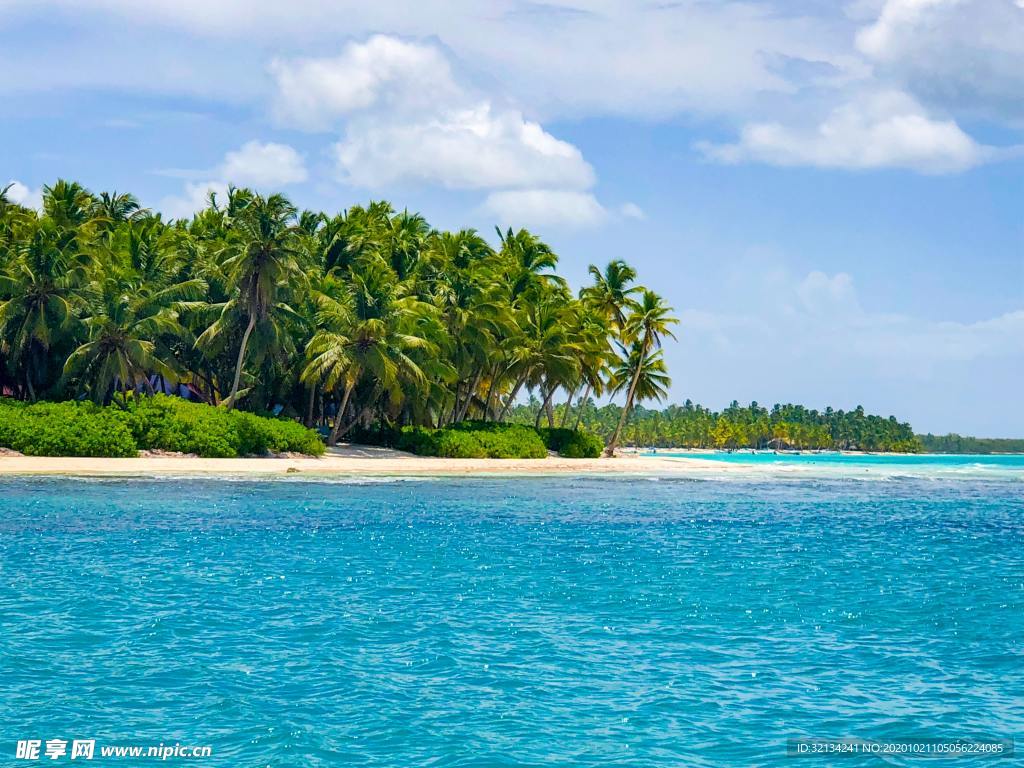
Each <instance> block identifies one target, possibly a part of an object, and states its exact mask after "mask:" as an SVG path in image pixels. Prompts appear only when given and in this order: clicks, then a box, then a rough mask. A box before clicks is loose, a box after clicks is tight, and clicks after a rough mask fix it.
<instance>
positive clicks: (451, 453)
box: [395, 422, 548, 459]
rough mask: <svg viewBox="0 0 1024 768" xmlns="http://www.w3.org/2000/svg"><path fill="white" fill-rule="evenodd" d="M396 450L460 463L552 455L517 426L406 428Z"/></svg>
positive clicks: (532, 434) (535, 436)
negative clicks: (450, 459)
mask: <svg viewBox="0 0 1024 768" xmlns="http://www.w3.org/2000/svg"><path fill="white" fill-rule="evenodd" d="M395 447H396V448H398V449H399V450H403V451H409V452H410V453H415V454H418V455H421V456H444V457H449V458H459V459H485V458H489V459H542V458H544V457H545V456H547V455H548V452H547V448H545V447H544V442H543V441H542V440H541V438H540V435H538V434H537V432H536V430H533V429H530V428H529V427H524V426H520V425H517V424H494V423H486V424H485V423H479V422H477V423H473V422H467V423H460V424H454V425H452V426H451V427H446V428H444V429H424V428H422V427H406V428H405V429H403V430H402V432H401V435H400V437H399V438H398V440H397V441H396V443H395Z"/></svg>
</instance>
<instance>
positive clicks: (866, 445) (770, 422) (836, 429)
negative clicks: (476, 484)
mask: <svg viewBox="0 0 1024 768" xmlns="http://www.w3.org/2000/svg"><path fill="white" fill-rule="evenodd" d="M539 408H540V403H539V402H531V403H530V404H527V405H520V406H518V407H516V408H515V409H513V412H512V414H511V418H510V420H511V421H518V422H521V423H533V422H535V421H536V419H537V413H538V409H539ZM563 414H564V405H559V406H557V408H556V416H555V418H556V420H560V419H562V418H563ZM620 415H621V409H620V407H619V406H618V405H614V404H611V405H605V406H602V407H598V406H597V405H596V404H595V403H594V401H593V400H589V401H587V402H586V403H585V404H584V405H583V407H582V410H581V414H580V421H581V424H582V426H583V427H584V428H586V429H588V430H590V431H592V432H596V433H597V434H598V435H602V436H604V435H608V434H610V433H611V432H612V431H613V430H614V429H615V425H616V423H617V422H618V419H619V417H620ZM575 418H576V415H575V414H573V415H572V419H573V420H575ZM622 441H623V443H624V444H627V445H640V446H654V447H658V448H669V447H680V448H761V449H764V448H784V449H821V448H826V449H836V450H862V451H897V452H911V453H913V452H918V451H920V450H922V446H921V443H920V442H919V441H918V439H917V438H916V437H915V436H914V431H913V429H912V428H911V426H910V425H909V424H907V423H906V422H901V421H897V419H896V417H895V416H889V417H884V416H874V415H871V414H867V413H865V412H864V409H863V408H862V407H861V406H859V405H858V406H857V407H856V408H854V409H853V410H850V411H843V410H833V409H832V408H826V409H825V410H824V411H817V410H813V409H809V408H805V407H804V406H802V405H775V406H773V407H772V408H770V409H769V408H765V407H764V406H761V405H758V404H757V403H756V402H754V403H751V404H750V405H747V406H741V405H740V404H739V403H738V402H736V401H733V403H732V404H731V405H730V406H729V407H728V408H726V409H725V410H723V411H721V412H716V411H712V410H711V409H709V408H705V407H703V406H700V405H697V404H695V403H693V402H691V401H690V400H687V401H686V402H685V403H683V405H670V406H668V407H667V408H664V409H662V410H652V409H647V408H644V407H642V406H637V407H636V408H635V409H634V410H633V412H632V413H631V414H630V416H629V419H628V420H627V422H626V425H625V427H624V429H623V432H622Z"/></svg>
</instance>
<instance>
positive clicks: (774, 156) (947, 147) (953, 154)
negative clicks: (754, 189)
mask: <svg viewBox="0 0 1024 768" xmlns="http://www.w3.org/2000/svg"><path fill="white" fill-rule="evenodd" d="M698 148H699V149H701V150H702V151H703V152H704V154H705V155H706V156H707V157H708V158H710V159H712V160H716V161H719V162H723V163H739V162H744V161H753V162H761V163H767V164H770V165H781V166H793V165H812V166H819V167H823V168H845V169H851V170H858V169H872V168H907V169H911V170H915V171H920V172H923V173H952V172H956V171H963V170H966V169H968V168H972V167H974V166H976V165H979V164H981V163H983V162H986V161H987V160H990V159H992V158H993V157H995V156H996V155H997V154H998V152H997V151H996V150H994V149H993V148H991V147H986V146H983V145H980V144H978V143H977V142H976V141H974V139H972V138H971V137H970V136H968V135H967V134H966V133H964V131H963V130H961V128H960V126H958V125H957V124H956V122H955V121H953V120H949V119H940V118H935V117H932V116H930V115H928V114H927V112H926V111H925V110H924V108H923V107H922V106H921V105H920V104H919V103H918V102H917V101H915V100H914V99H913V98H912V97H910V96H909V95H907V94H905V93H902V92H899V91H883V92H876V93H867V94H862V95H860V96H858V97H857V98H855V99H853V100H851V101H849V102H846V103H845V104H842V105H841V106H839V107H836V108H835V109H834V110H833V111H832V112H831V113H830V114H828V116H826V117H825V119H824V120H822V121H821V122H820V123H819V124H817V125H816V126H811V127H797V126H789V125H784V124H782V123H777V122H774V123H752V124H749V125H746V126H745V127H743V129H742V130H741V132H740V137H739V140H738V141H737V142H736V143H733V144H711V143H701V144H699V145H698Z"/></svg>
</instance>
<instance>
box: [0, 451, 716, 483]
mask: <svg viewBox="0 0 1024 768" xmlns="http://www.w3.org/2000/svg"><path fill="white" fill-rule="evenodd" d="M730 469H731V468H730V467H729V466H727V465H724V464H723V463H721V462H714V461H708V460H703V459H672V458H649V457H640V456H619V457H616V458H614V459H606V458H600V459H565V458H560V457H548V458H546V459H440V458H430V457H425V456H413V455H411V454H406V453H401V452H399V451H390V450H387V449H381V448H361V447H351V448H349V447H346V448H339V449H335V450H334V451H333V452H331V453H330V454H328V455H325V456H322V457H318V458H315V457H288V458H245V459H202V458H197V457H186V456H173V457H167V456H144V457H139V458H133V459H103V458H84V457H75V458H57V457H46V456H2V457H0V475H78V476H87V477H95V476H111V477H131V476H153V475H196V476H203V475H207V476H216V475H224V476H238V475H251V476H274V475H291V476H296V475H298V476H301V475H308V476H312V477H344V476H349V477H366V476H375V475H410V476H417V475H420V476H458V475H566V474H580V475H608V474H614V475H629V474H637V475H665V474H677V473H693V472H697V473H699V474H703V473H705V472H713V473H715V474H718V473H721V472H729V471H730Z"/></svg>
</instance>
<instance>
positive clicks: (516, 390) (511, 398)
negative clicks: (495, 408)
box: [498, 373, 526, 421]
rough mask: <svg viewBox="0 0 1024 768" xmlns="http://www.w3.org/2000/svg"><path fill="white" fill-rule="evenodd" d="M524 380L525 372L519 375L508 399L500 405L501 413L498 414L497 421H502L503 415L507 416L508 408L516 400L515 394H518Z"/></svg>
mask: <svg viewBox="0 0 1024 768" xmlns="http://www.w3.org/2000/svg"><path fill="white" fill-rule="evenodd" d="M524 381H526V374H525V373H524V374H523V375H522V376H520V377H519V381H517V382H516V385H515V387H514V388H513V389H512V393H511V394H510V395H509V396H508V400H506V401H505V405H504V407H502V409H501V413H499V414H498V421H504V420H505V417H506V416H508V412H509V409H510V408H511V407H512V403H514V402H515V401H516V395H518V394H519V390H520V389H521V388H522V386H523V382H524Z"/></svg>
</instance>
